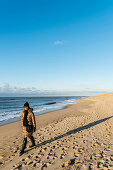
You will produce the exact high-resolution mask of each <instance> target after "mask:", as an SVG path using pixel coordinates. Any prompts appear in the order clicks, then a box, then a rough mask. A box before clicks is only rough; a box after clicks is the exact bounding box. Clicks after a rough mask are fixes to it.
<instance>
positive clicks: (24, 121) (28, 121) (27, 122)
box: [19, 102, 36, 156]
mask: <svg viewBox="0 0 113 170" xmlns="http://www.w3.org/2000/svg"><path fill="white" fill-rule="evenodd" d="M21 125H22V135H23V144H22V149H21V151H20V154H19V155H20V156H21V155H22V154H23V153H24V150H25V148H26V145H27V137H29V138H30V140H31V142H32V145H31V146H30V147H33V146H35V140H34V137H33V132H35V131H36V121H35V116H34V113H33V109H32V108H30V107H29V103H28V102H26V103H25V104H24V110H23V112H22V116H21Z"/></svg>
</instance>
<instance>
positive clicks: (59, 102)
mask: <svg viewBox="0 0 113 170" xmlns="http://www.w3.org/2000/svg"><path fill="white" fill-rule="evenodd" d="M84 97H86V96H56V97H0V126H2V125H4V124H8V123H11V122H15V121H18V120H20V119H21V114H22V111H23V108H24V103H25V102H29V104H30V107H31V108H33V112H34V114H35V115H39V114H43V113H47V112H50V111H54V110H59V109H63V108H65V107H66V106H68V105H69V104H73V103H78V102H79V101H78V100H77V99H81V98H84ZM53 114H54V113H53Z"/></svg>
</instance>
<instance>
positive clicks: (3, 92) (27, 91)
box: [0, 84, 110, 97]
mask: <svg viewBox="0 0 113 170" xmlns="http://www.w3.org/2000/svg"><path fill="white" fill-rule="evenodd" d="M108 92H110V91H104V90H91V89H89V88H86V89H83V90H44V89H41V90H40V89H37V88H35V87H31V88H23V87H17V86H11V85H9V84H4V85H3V86H1V87H0V97H4V96H6V97H8V96H10V97H11V96H12V97H13V96H15V97H16V96H26V97H27V96H95V95H99V94H104V93H108Z"/></svg>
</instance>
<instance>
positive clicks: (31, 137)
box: [29, 136, 35, 148]
mask: <svg viewBox="0 0 113 170" xmlns="http://www.w3.org/2000/svg"><path fill="white" fill-rule="evenodd" d="M29 138H30V140H31V142H32V145H30V146H29V147H30V148H31V147H33V146H35V140H34V137H33V136H30V137H29Z"/></svg>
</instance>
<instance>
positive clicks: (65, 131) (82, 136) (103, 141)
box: [0, 94, 113, 170]
mask: <svg viewBox="0 0 113 170" xmlns="http://www.w3.org/2000/svg"><path fill="white" fill-rule="evenodd" d="M79 100H80V101H81V102H79V103H74V104H70V105H68V106H66V107H65V108H64V109H61V110H55V111H52V112H48V113H45V114H41V115H38V116H36V123H37V127H36V132H35V133H34V138H35V140H36V147H34V148H31V149H30V148H29V144H30V140H28V144H27V148H26V149H25V154H24V155H23V156H21V157H19V156H18V154H19V150H20V148H21V145H22V134H21V132H22V131H21V123H20V121H17V122H13V123H10V124H7V125H4V126H1V127H0V134H1V135H0V168H1V170H5V169H19V168H20V169H22V170H24V169H26V168H27V169H39V170H42V169H45V168H46V169H47V170H57V169H59V170H63V169H65V170H67V169H70V170H71V168H72V169H77V168H79V169H80V170H86V169H88V168H89V167H90V168H92V169H93V170H97V169H100V168H101V169H102V168H104V167H105V166H106V167H107V169H110V168H113V161H112V159H113V156H112V155H113V152H112V151H113V132H112V129H113V94H108V95H99V96H93V97H85V98H82V99H79ZM82 101H83V102H82ZM106 159H107V160H108V161H107V162H106V161H105V160H106Z"/></svg>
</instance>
